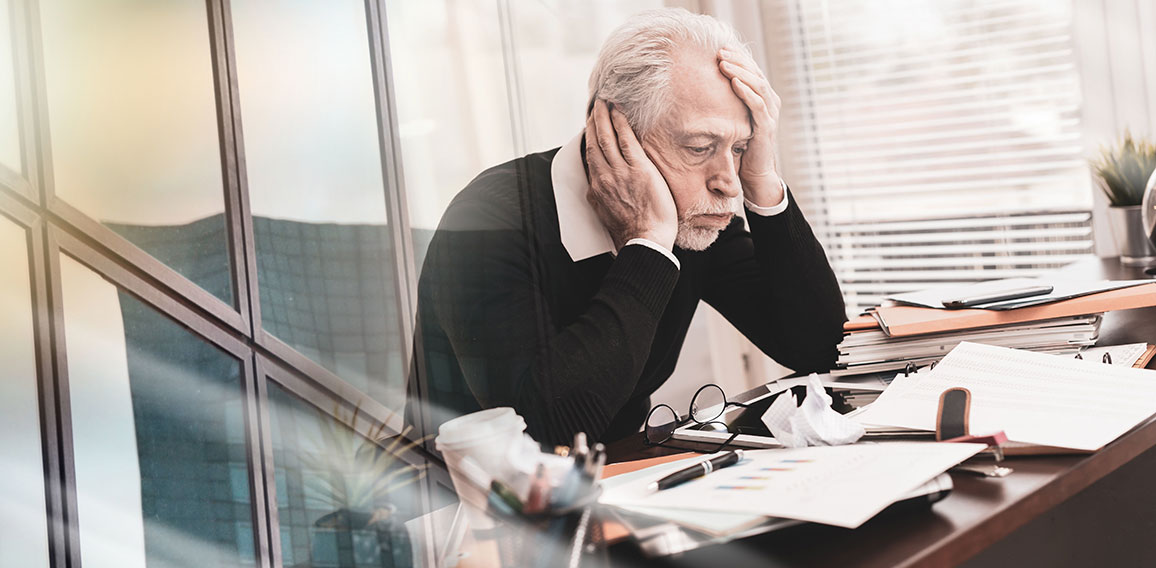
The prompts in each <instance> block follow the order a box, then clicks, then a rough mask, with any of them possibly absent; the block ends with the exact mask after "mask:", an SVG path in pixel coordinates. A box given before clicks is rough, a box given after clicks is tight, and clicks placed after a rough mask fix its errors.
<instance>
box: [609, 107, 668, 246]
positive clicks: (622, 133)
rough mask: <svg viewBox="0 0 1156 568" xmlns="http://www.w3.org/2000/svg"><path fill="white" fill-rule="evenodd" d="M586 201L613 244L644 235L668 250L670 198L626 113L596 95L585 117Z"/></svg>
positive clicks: (644, 237) (620, 244)
mask: <svg viewBox="0 0 1156 568" xmlns="http://www.w3.org/2000/svg"><path fill="white" fill-rule="evenodd" d="M586 163H587V167H588V168H589V176H590V191H589V192H588V193H587V194H586V200H587V201H589V202H590V204H591V205H592V206H594V211H595V212H596V213H597V214H598V218H599V219H600V220H601V221H602V225H603V226H605V227H606V230H607V231H609V233H610V238H611V239H612V240H613V241H614V248H615V249H621V248H622V247H623V246H625V245H626V242H627V241H629V240H630V239H637V238H642V239H648V240H651V241H653V242H655V243H656V244H658V245H660V246H663V247H666V248H667V249H672V248H673V247H674V237H675V234H676V233H677V232H678V212H677V210H676V209H675V206H674V197H673V196H671V194H670V188H669V187H668V186H667V185H666V180H665V179H663V177H662V174H661V173H659V171H658V168H656V167H655V166H654V163H653V162H651V161H650V158H649V157H648V156H647V155H646V152H644V151H643V150H642V145H641V144H639V142H638V137H636V136H635V135H634V130H633V129H632V128H630V124H628V123H627V121H626V116H625V115H623V114H622V113H621V112H620V111H619V110H618V109H611V108H609V107H608V106H607V104H606V102H605V101H603V100H601V99H599V100H597V101H595V103H594V109H593V111H592V112H591V113H590V117H589V118H587V119H586Z"/></svg>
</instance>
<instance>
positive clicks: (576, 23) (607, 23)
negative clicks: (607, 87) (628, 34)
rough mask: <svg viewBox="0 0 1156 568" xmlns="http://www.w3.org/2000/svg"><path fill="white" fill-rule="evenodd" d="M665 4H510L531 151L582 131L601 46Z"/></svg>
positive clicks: (633, 0) (602, 0)
mask: <svg viewBox="0 0 1156 568" xmlns="http://www.w3.org/2000/svg"><path fill="white" fill-rule="evenodd" d="M663 4H664V2H663V0H595V1H593V2H559V3H556V4H547V3H545V2H512V3H511V4H510V13H511V18H512V19H511V22H512V30H511V33H512V34H513V36H514V46H516V50H517V51H516V60H517V63H518V70H519V72H520V74H521V76H522V77H523V80H522V82H521V85H520V86H521V88H522V93H521V97H520V100H521V101H522V109H521V112H522V114H523V116H524V119H523V120H524V121H525V125H526V148H527V150H529V151H531V152H541V151H543V150H548V149H550V148H557V147H558V146H561V145H563V144H565V143H566V142H569V141H570V139H571V138H573V137H575V136H577V135H578V134H579V133H581V132H582V129H583V128H584V127H585V124H586V102H587V99H588V98H589V96H590V91H589V87H588V86H587V82H588V81H589V79H590V71H591V70H593V69H594V61H595V60H596V59H597V58H598V50H599V49H601V48H602V43H603V42H604V41H606V38H607V37H608V36H609V35H610V32H612V31H614V29H615V28H617V27H618V26H620V25H622V23H623V22H625V21H626V20H627V19H628V18H629V17H630V16H631V15H632V14H635V13H637V12H642V11H644V10H652V9H655V8H662V7H663ZM406 166H407V167H408V166H409V164H406Z"/></svg>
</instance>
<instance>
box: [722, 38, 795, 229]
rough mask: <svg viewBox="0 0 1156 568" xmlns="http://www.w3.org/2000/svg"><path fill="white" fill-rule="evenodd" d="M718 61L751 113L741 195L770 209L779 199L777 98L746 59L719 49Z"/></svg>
mask: <svg viewBox="0 0 1156 568" xmlns="http://www.w3.org/2000/svg"><path fill="white" fill-rule="evenodd" d="M718 59H719V62H718V66H719V70H720V71H722V74H723V75H724V76H726V77H727V78H729V79H730V81H731V88H732V89H733V90H734V92H735V95H738V97H739V100H741V101H743V103H744V104H746V105H747V109H748V110H750V112H751V130H752V138H751V142H750V144H749V145H748V146H747V151H746V153H745V154H743V161H742V165H741V166H740V167H739V179H740V180H741V181H742V184H743V196H744V197H746V198H747V199H748V200H750V201H751V202H752V203H754V204H755V205H759V206H761V207H772V206H774V205H777V204H778V203H779V202H781V201H782V200H783V186H782V181H781V180H782V178H781V177H780V176H779V171H778V167H777V165H776V163H775V133H776V131H777V130H778V126H779V105H780V103H781V101H780V100H779V95H777V94H776V93H775V91H774V89H772V88H771V84H770V82H768V81H767V78H766V76H764V75H763V72H762V71H760V70H759V66H758V64H756V63H755V62H754V60H752V59H751V58H750V57H747V56H746V55H744V54H742V53H738V52H735V51H731V50H728V49H722V50H719V53H718Z"/></svg>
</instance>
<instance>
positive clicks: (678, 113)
mask: <svg viewBox="0 0 1156 568" xmlns="http://www.w3.org/2000/svg"><path fill="white" fill-rule="evenodd" d="M683 55H684V57H681V58H678V59H676V64H675V66H674V67H673V68H672V69H671V81H670V85H669V89H670V91H669V100H670V105H669V106H668V107H667V109H666V112H665V113H664V116H662V117H661V119H660V121H659V123H660V124H661V125H662V127H663V129H664V130H666V131H667V134H668V135H669V136H674V137H677V138H691V137H697V138H703V139H716V140H721V141H735V140H746V139H749V138H750V137H751V124H750V112H749V111H748V109H747V107H746V105H745V104H744V103H743V102H742V100H741V99H739V97H738V95H737V94H735V92H734V90H733V89H732V88H731V83H730V80H729V79H727V78H726V76H725V75H723V74H722V72H721V71H719V69H718V60H717V59H716V56H715V55H714V54H708V55H704V54H702V53H689V54H687V53H684V54H683Z"/></svg>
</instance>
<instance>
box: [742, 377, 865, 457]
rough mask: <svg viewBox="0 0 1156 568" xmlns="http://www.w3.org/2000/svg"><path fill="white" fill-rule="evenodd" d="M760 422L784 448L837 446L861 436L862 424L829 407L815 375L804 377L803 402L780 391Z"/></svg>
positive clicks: (829, 401) (821, 384) (820, 383)
mask: <svg viewBox="0 0 1156 568" xmlns="http://www.w3.org/2000/svg"><path fill="white" fill-rule="evenodd" d="M763 424H766V426H767V429H768V430H770V431H771V435H773V436H774V437H775V439H776V440H778V441H779V443H780V444H782V445H783V446H784V447H787V448H802V447H805V446H839V445H843V444H851V443H854V442H855V441H857V440H858V439H859V438H861V437H863V433H864V430H863V426H862V425H861V424H859V423H858V422H855V421H854V420H851V419H849V418H847V417H845V416H843V415H842V414H839V413H838V412H835V410H834V409H833V408H831V397H830V396H828V395H827V391H826V390H825V389H824V388H823V382H822V381H821V380H820V379H819V375H816V374H812V375H811V376H810V377H807V396H806V397H805V398H804V399H803V404H801V405H800V404H799V402H798V401H797V400H795V395H794V393H792V392H791V391H787V392H784V393H783V394H780V395H779V397H778V398H776V399H775V401H774V402H773V403H771V407H770V408H768V409H767V411H766V412H765V413H764V414H763Z"/></svg>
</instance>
